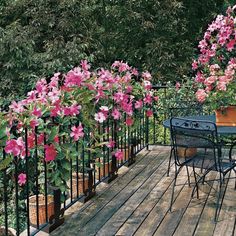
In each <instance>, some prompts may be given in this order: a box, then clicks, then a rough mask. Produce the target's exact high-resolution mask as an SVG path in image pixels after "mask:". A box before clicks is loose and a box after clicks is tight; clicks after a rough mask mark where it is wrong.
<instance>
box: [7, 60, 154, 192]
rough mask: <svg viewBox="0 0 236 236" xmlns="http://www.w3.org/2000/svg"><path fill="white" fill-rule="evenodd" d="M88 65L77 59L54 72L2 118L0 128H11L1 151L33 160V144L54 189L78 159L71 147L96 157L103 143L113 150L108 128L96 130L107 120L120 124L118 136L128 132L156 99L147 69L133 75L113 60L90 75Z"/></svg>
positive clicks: (120, 155) (150, 111)
mask: <svg viewBox="0 0 236 236" xmlns="http://www.w3.org/2000/svg"><path fill="white" fill-rule="evenodd" d="M90 67H91V66H90V65H89V63H88V62H87V61H82V62H81V64H80V66H78V67H76V68H73V69H71V70H70V71H69V72H67V73H66V74H61V73H55V74H54V75H53V76H52V78H50V79H47V80H46V79H40V80H39V81H38V82H37V83H36V86H35V89H34V90H32V91H30V92H29V93H28V94H27V97H26V98H25V99H23V100H21V101H18V102H16V101H13V102H12V104H11V105H10V107H9V108H10V111H9V113H8V114H7V115H6V120H7V123H6V124H4V125H5V126H6V128H7V127H8V128H9V129H11V130H12V127H14V134H13V133H11V134H10V135H8V136H6V140H5V141H6V142H5V152H6V153H7V154H10V155H12V157H19V158H21V159H25V157H26V156H27V157H30V156H31V157H33V156H34V155H35V149H36V143H37V154H38V158H39V162H41V163H46V164H47V171H48V172H49V174H48V177H49V178H50V180H51V182H52V183H53V184H55V185H57V186H58V185H59V186H58V187H60V186H61V185H63V184H64V183H65V181H66V180H67V179H66V178H68V176H69V174H68V172H69V168H68V165H69V164H70V158H73V157H76V156H77V157H78V154H77V151H76V145H78V146H79V147H82V146H83V145H84V146H85V148H87V146H89V150H90V151H93V152H96V150H98V149H99V152H98V153H102V152H103V145H105V146H106V147H107V148H109V149H112V151H114V149H116V143H115V140H113V135H112V134H111V132H110V130H109V129H107V130H104V131H103V132H105V133H103V134H101V133H100V132H99V127H101V126H105V125H106V124H107V122H110V121H111V120H112V121H113V122H117V124H118V123H119V127H118V126H117V129H118V130H115V132H121V130H124V129H122V127H124V126H129V129H130V130H132V129H133V128H134V127H135V125H136V120H135V117H136V116H138V115H139V114H141V110H144V111H145V114H146V116H147V117H151V116H152V115H153V106H154V104H155V103H156V102H157V100H158V98H157V97H155V96H154V92H153V91H152V83H151V79H152V76H151V74H150V73H149V72H147V71H146V72H143V73H138V71H137V69H135V68H133V67H131V66H129V65H128V64H127V63H124V62H120V61H115V62H114V63H113V64H112V66H111V70H106V69H104V68H100V69H98V70H96V71H91V69H90ZM139 74H140V76H139ZM138 76H139V77H138ZM25 128H27V129H28V135H27V142H26V140H24V139H25ZM122 135H123V136H124V135H127V134H122ZM104 137H106V140H104ZM62 140H63V142H61V141H62ZM84 140H87V141H86V142H85V141H84ZM101 140H102V141H101ZM104 141H105V142H104ZM26 143H27V149H28V153H27V155H26V153H25V151H26ZM114 155H115V156H116V158H117V159H118V160H120V159H122V158H123V152H122V151H120V150H118V151H117V152H116V153H115V154H114ZM95 156H96V155H95ZM59 167H60V168H61V169H58V168H59ZM55 173H57V174H56V175H55ZM66 173H67V174H66ZM55 176H57V178H59V180H58V179H57V180H55ZM24 181H26V178H24V176H23V174H22V175H21V176H19V181H18V182H19V184H20V185H23V184H24ZM61 187H62V190H65V189H64V188H63V186H61Z"/></svg>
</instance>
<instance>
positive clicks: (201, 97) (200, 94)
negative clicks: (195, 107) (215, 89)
mask: <svg viewBox="0 0 236 236" xmlns="http://www.w3.org/2000/svg"><path fill="white" fill-rule="evenodd" d="M206 97H207V93H206V92H205V90H204V89H198V90H197V92H196V98H197V100H198V101H199V102H204V101H205V100H206Z"/></svg>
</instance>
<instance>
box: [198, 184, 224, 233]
mask: <svg viewBox="0 0 236 236" xmlns="http://www.w3.org/2000/svg"><path fill="white" fill-rule="evenodd" d="M227 184H228V180H227V181H226V183H225V184H224V186H223V191H225V189H227ZM218 187H219V182H218V181H214V184H213V189H212V193H211V194H210V196H209V197H208V201H207V203H206V206H205V207H204V210H203V212H202V214H201V216H200V219H199V222H198V225H197V227H196V230H195V232H194V236H211V235H213V232H214V229H215V223H214V216H215V209H216V205H215V204H216V198H217V193H218V190H219V188H218Z"/></svg>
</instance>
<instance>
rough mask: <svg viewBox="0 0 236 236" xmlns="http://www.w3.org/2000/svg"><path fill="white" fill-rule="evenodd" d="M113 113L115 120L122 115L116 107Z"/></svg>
mask: <svg viewBox="0 0 236 236" xmlns="http://www.w3.org/2000/svg"><path fill="white" fill-rule="evenodd" d="M111 115H112V117H113V118H114V120H119V119H120V117H121V114H120V112H119V110H118V109H116V108H115V109H114V110H113V111H112V113H111Z"/></svg>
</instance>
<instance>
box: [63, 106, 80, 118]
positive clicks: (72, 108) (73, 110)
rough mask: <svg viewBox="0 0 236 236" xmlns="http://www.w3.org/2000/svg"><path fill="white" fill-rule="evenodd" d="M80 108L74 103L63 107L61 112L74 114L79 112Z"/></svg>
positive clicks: (68, 114) (66, 114)
mask: <svg viewBox="0 0 236 236" xmlns="http://www.w3.org/2000/svg"><path fill="white" fill-rule="evenodd" d="M80 109H81V106H79V105H76V104H74V105H72V106H69V107H64V108H63V112H64V115H65V116H76V115H78V114H79V112H80Z"/></svg>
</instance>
